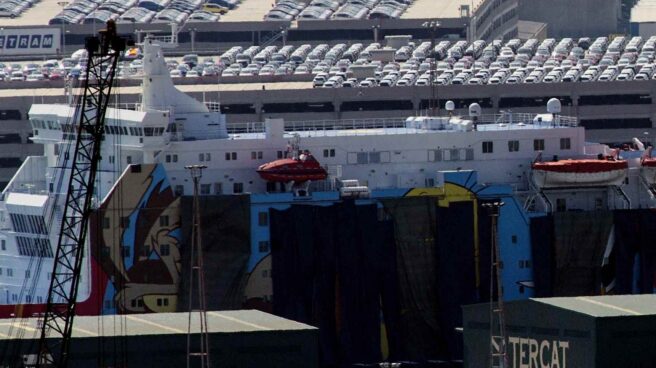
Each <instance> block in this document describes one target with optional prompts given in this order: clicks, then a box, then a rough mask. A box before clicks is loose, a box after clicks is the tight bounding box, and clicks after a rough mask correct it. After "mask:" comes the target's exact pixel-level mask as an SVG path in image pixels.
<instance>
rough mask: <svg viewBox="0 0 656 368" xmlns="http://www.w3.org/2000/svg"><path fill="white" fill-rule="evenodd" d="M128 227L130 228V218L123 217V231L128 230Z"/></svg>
mask: <svg viewBox="0 0 656 368" xmlns="http://www.w3.org/2000/svg"><path fill="white" fill-rule="evenodd" d="M128 226H130V218H129V217H127V216H123V217H121V227H122V228H123V229H125V228H127V227H128Z"/></svg>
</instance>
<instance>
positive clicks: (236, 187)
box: [232, 183, 244, 194]
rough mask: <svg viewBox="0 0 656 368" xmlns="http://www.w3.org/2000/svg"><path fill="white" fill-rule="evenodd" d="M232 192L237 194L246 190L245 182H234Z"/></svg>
mask: <svg viewBox="0 0 656 368" xmlns="http://www.w3.org/2000/svg"><path fill="white" fill-rule="evenodd" d="M232 192H233V193H235V194H239V193H243V192H244V183H234V184H233V185H232Z"/></svg>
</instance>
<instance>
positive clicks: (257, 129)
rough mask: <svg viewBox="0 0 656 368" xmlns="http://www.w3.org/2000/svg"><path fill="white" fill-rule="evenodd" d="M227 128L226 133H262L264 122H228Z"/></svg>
mask: <svg viewBox="0 0 656 368" xmlns="http://www.w3.org/2000/svg"><path fill="white" fill-rule="evenodd" d="M227 129H228V134H246V133H264V123H263V122H252V123H229V124H228V126H227Z"/></svg>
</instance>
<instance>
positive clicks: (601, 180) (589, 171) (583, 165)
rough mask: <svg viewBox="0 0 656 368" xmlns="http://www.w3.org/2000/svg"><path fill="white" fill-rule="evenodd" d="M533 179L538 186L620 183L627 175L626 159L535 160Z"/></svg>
mask: <svg viewBox="0 0 656 368" xmlns="http://www.w3.org/2000/svg"><path fill="white" fill-rule="evenodd" d="M532 168H533V181H534V182H535V185H537V186H538V188H557V187H580V186H607V185H620V184H622V182H623V181H624V179H625V178H626V176H627V173H628V169H629V165H628V163H627V161H626V160H591V159H584V160H558V161H552V162H535V163H533V165H532Z"/></svg>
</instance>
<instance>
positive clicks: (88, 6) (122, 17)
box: [49, 0, 240, 24]
mask: <svg viewBox="0 0 656 368" xmlns="http://www.w3.org/2000/svg"><path fill="white" fill-rule="evenodd" d="M239 2H240V0H207V1H204V0H74V1H72V2H70V3H68V4H67V5H66V6H65V7H64V8H63V9H62V11H61V12H59V13H58V14H57V15H55V16H54V17H53V18H52V19H50V21H49V24H93V23H105V22H107V21H108V20H114V21H116V22H118V23H177V24H183V23H184V22H187V21H192V22H216V21H217V20H219V18H220V15H221V14H225V13H227V12H228V11H230V10H231V9H235V8H236V7H237V6H238V5H239Z"/></svg>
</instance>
